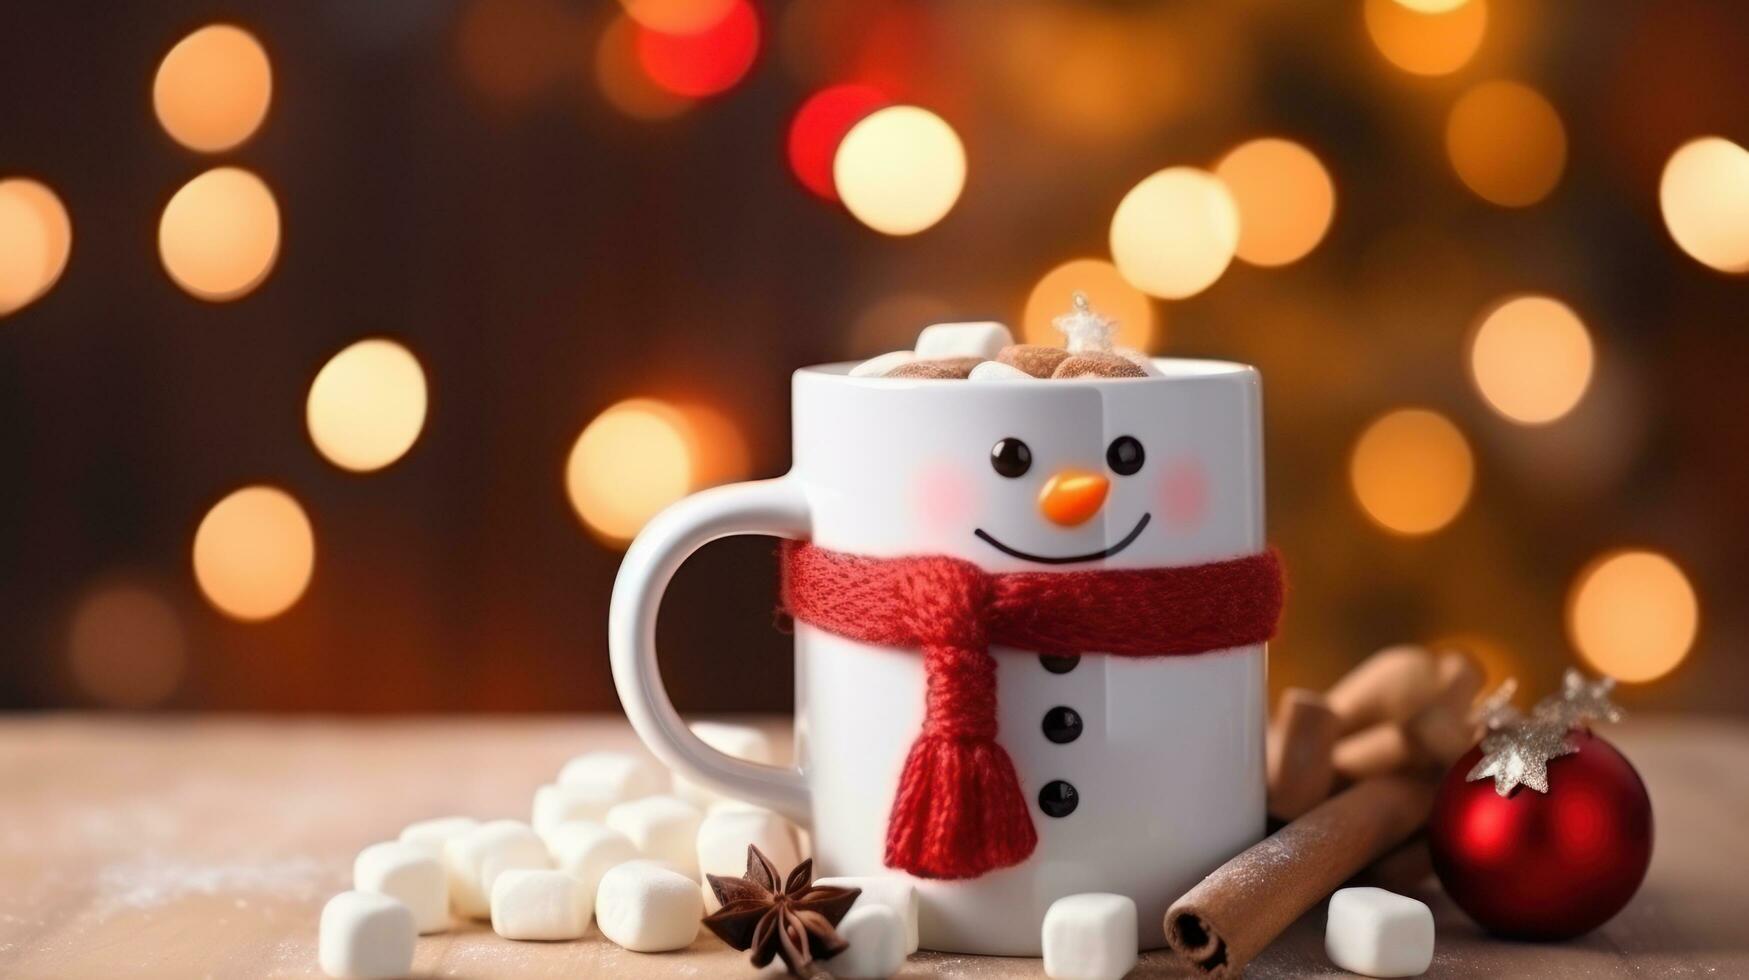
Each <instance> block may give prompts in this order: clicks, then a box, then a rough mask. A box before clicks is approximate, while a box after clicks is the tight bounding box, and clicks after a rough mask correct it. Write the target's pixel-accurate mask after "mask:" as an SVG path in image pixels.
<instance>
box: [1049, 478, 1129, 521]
mask: <svg viewBox="0 0 1749 980" xmlns="http://www.w3.org/2000/svg"><path fill="white" fill-rule="evenodd" d="M1110 489H1111V481H1110V480H1107V479H1106V478H1105V477H1103V476H1101V475H1099V474H1098V473H1090V472H1088V471H1087V470H1061V471H1059V472H1057V473H1053V474H1051V478H1050V479H1049V480H1046V481H1045V485H1044V489H1042V490H1040V491H1039V492H1038V509H1039V510H1040V511H1042V512H1043V513H1044V515H1045V517H1047V518H1049V519H1050V520H1051V522H1052V523H1055V524H1061V525H1062V526H1064V527H1074V526H1075V525H1077V524H1083V523H1086V521H1087V519H1088V518H1089V517H1092V516H1093V515H1094V514H1097V513H1099V508H1100V507H1101V506H1102V505H1104V503H1105V494H1106V491H1108V490H1110Z"/></svg>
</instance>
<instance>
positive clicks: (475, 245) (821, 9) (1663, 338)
mask: <svg viewBox="0 0 1749 980" xmlns="http://www.w3.org/2000/svg"><path fill="white" fill-rule="evenodd" d="M0 46H3V48H4V52H5V54H4V57H3V58H0V446H3V447H4V458H5V460H6V465H7V467H8V469H9V470H10V472H9V473H8V475H7V478H6V480H5V486H6V489H5V492H4V493H3V494H0V583H3V584H0V623H3V624H4V626H5V630H6V634H5V641H4V643H3V644H0V707H3V708H10V709H35V708H50V707H102V708H125V709H158V710H166V709H167V710H191V709H192V710H206V709H224V710H235V709H248V710H274V711H281V710H284V711H311V710H321V711H330V710H332V711H361V712H385V711H408V710H492V711H497V710H525V709H534V710H586V709H587V710H612V709H614V708H615V706H616V700H615V697H614V694H613V690H612V683H611V679H610V675H609V670H608V664H607V654H606V649H605V641H604V632H605V619H606V609H607V598H608V590H609V587H610V584H611V581H612V578H613V575H614V571H615V568H616V567H617V564H618V561H619V557H620V554H621V550H622V548H623V546H624V543H625V541H626V540H627V539H628V538H629V537H630V536H631V535H632V534H633V533H635V531H636V530H637V528H638V527H639V526H640V525H641V524H642V522H643V521H644V520H645V519H647V518H648V516H649V515H650V514H651V513H653V512H654V511H655V510H656V509H659V508H660V507H661V506H662V505H664V504H665V503H667V502H670V501H672V500H673V499H676V498H678V497H679V496H682V495H684V494H685V493H687V492H690V491H692V490H694V489H698V488H700V487H703V486H706V485H709V484H712V483H717V482H723V481H727V480H733V479H742V478H748V477H758V476H772V475H776V474H779V473H781V472H783V470H784V469H785V468H786V466H787V464H788V390H787V384H788V382H787V378H788V374H789V372H790V371H791V370H793V369H794V368H796V367H798V366H801V365H804V364H809V363H815V362H820V361H830V360H843V359H850V358H861V357H866V356H870V355H874V354H878V353H881V352H883V351H887V350H892V349H895V348H906V347H909V346H910V344H911V340H912V338H913V337H914V336H915V334H916V332H917V331H918V329H920V328H921V327H922V326H924V325H926V324H928V323H930V322H933V321H938V320H944V319H948V320H969V319H984V318H995V319H1001V320H1004V321H1006V322H1008V323H1010V324H1011V325H1012V326H1013V328H1014V330H1015V332H1016V333H1017V334H1021V335H1024V336H1025V337H1027V338H1029V339H1035V340H1045V341H1047V342H1051V341H1052V340H1053V335H1052V332H1051V330H1050V327H1049V320H1050V317H1051V316H1053V315H1055V314H1057V313H1059V312H1062V311H1063V310H1064V309H1066V307H1067V304H1068V297H1069V294H1070V291H1071V290H1074V289H1081V290H1084V291H1086V292H1087V293H1088V294H1089V295H1090V296H1091V297H1092V299H1093V302H1094V304H1095V305H1096V306H1097V307H1099V308H1100V309H1102V310H1104V311H1106V312H1109V313H1111V314H1113V315H1115V316H1117V317H1119V318H1120V319H1121V320H1122V326H1123V337H1124V339H1125V340H1126V341H1127V342H1129V343H1132V344H1134V345H1135V346H1139V347H1146V348H1147V349H1149V350H1151V351H1155V352H1158V353H1165V354H1173V355H1185V356H1213V357H1221V358H1233V359H1238V360H1243V361H1248V362H1251V363H1253V364H1256V365H1257V366H1258V367H1259V368H1260V369H1261V370H1262V373H1263V377H1264V390H1265V401H1266V416H1267V417H1266V424H1267V442H1268V479H1269V522H1270V536H1271V537H1272V539H1273V540H1274V541H1275V542H1277V543H1278V544H1279V546H1280V547H1281V548H1282V550H1283V552H1284V554H1285V556H1286V559H1287V561H1288V564H1289V566H1290V570H1291V583H1292V593H1291V597H1290V602H1289V611H1288V618H1287V621H1286V623H1285V626H1284V629H1283V631H1282V634H1281V637H1280V639H1279V641H1278V642H1277V643H1276V644H1275V645H1274V647H1273V649H1272V656H1271V683H1272V685H1273V686H1275V687H1278V688H1279V687H1280V686H1283V685H1287V684H1299V685H1314V686H1322V685H1325V684H1328V683H1329V682H1330V681H1331V680H1333V679H1334V678H1335V677H1336V676H1337V675H1338V674H1340V673H1341V671H1342V670H1343V669H1344V668H1346V667H1347V666H1349V665H1351V664H1352V663H1354V662H1355V661H1357V660H1358V659H1360V658H1361V657H1362V656H1364V655H1365V654H1367V653H1369V652H1371V651H1372V650H1374V649H1376V648H1377V647H1379V646H1382V645H1386V644H1390V643H1397V642H1421V643H1439V644H1450V645H1457V646H1460V647H1463V648H1464V649H1467V650H1470V651H1471V652H1472V653H1474V654H1475V655H1476V656H1477V657H1478V658H1479V659H1480V660H1481V661H1482V662H1483V663H1484V665H1485V666H1486V667H1487V669H1488V671H1489V673H1490V674H1491V675H1492V677H1493V678H1494V679H1496V680H1497V679H1500V678H1504V677H1507V676H1514V677H1517V678H1518V679H1519V681H1520V684H1521V690H1522V691H1523V692H1525V694H1527V695H1528V697H1529V698H1530V699H1534V697H1536V696H1540V695H1541V694H1542V693H1546V692H1547V691H1548V690H1550V689H1551V688H1553V687H1554V686H1555V684H1556V683H1557V679H1558V677H1559V675H1560V672H1561V671H1562V670H1563V669H1564V668H1565V667H1567V666H1569V665H1572V664H1579V665H1582V666H1585V667H1587V668H1588V669H1591V670H1594V671H1599V672H1603V673H1607V674H1610V675H1612V676H1615V677H1617V678H1620V679H1621V680H1622V681H1623V682H1624V685H1623V687H1624V690H1623V691H1622V694H1621V700H1622V701H1623V702H1624V703H1626V704H1627V705H1628V706H1629V707H1630V708H1635V707H1640V708H1655V709H1672V710H1677V709H1681V710H1689V709H1693V710H1724V711H1744V710H1746V709H1749V697H1746V695H1749V660H1745V659H1744V657H1743V656H1742V653H1741V650H1742V646H1743V643H1744V640H1745V637H1746V635H1749V614H1746V612H1745V609H1744V604H1743V602H1742V597H1743V581H1744V579H1743V572H1742V570H1741V567H1740V566H1741V557H1742V556H1743V555H1744V554H1745V553H1746V552H1749V508H1745V506H1744V503H1743V502H1744V501H1745V500H1746V499H1749V453H1746V452H1745V450H1746V449H1749V445H1746V442H1749V438H1746V429H1745V424H1744V418H1745V415H1746V414H1749V385H1746V384H1745V378H1746V377H1749V338H1746V335H1745V330H1746V329H1749V323H1746V322H1745V310H1746V309H1749V307H1746V305H1745V299H1746V298H1749V280H1746V279H1745V276H1744V274H1745V273H1746V272H1749V151H1745V150H1744V148H1743V147H1744V145H1745V144H1749V101H1746V100H1745V99H1744V98H1743V97H1742V93H1743V92H1745V91H1749V19H1746V18H1744V17H1743V15H1742V10H1741V9H1740V7H1739V5H1738V4H1736V3H1733V2H1731V0H1663V2H1661V3H1657V4H1575V3H1555V2H1546V0H1545V2H1528V0H1319V2H1296V3H1288V2H1282V0H1243V2H1235V0H1163V2H1154V3H1145V2H1139V0H1138V2H1089V0H1074V2H1067V0H1065V2H1034V0H1022V2H1005V3H988V2H974V0H931V2H927V3H924V2H904V0H787V2H783V3H775V2H765V0H624V3H623V4H620V3H614V2H612V0H369V2H364V0H310V2H305V3H298V4H286V3H259V2H245V0H238V2H233V3H214V2H206V0H198V2H185V0H162V2H158V3H152V4H113V3H94V2H78V3H58V2H48V0H22V2H14V3H8V4H6V5H5V7H4V8H0ZM774 583H775V562H774V560H773V555H772V547H771V543H770V542H769V541H765V540H758V539H746V540H735V541H726V542H721V543H718V544H715V545H712V546H710V547H709V548H707V549H706V550H705V551H704V552H702V553H701V554H700V555H698V556H697V557H696V558H695V559H694V560H693V561H692V562H690V563H689V564H688V565H687V566H686V568H685V569H684V570H683V571H682V572H681V574H680V576H679V579H678V580H677V582H676V585H675V587H674V589H673V590H672V591H671V592H670V593H669V599H668V603H667V606H666V607H665V609H664V612H663V619H662V623H661V628H660V634H661V640H660V642H661V646H662V657H663V661H664V669H665V672H666V675H667V678H668V683H669V688H670V690H671V691H672V692H673V693H674V695H675V699H676V702H677V703H678V705H679V706H680V707H681V708H682V709H683V710H695V711H702V710H715V711H722V710H784V709H785V708H787V707H788V705H789V704H790V702H791V690H790V688H791V666H790V663H789V659H788V654H787V649H788V647H787V638H785V637H784V636H782V635H781V634H779V633H777V632H775V631H774V630H773V629H772V628H771V609H772V604H773V588H774Z"/></svg>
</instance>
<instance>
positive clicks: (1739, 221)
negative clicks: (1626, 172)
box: [1658, 136, 1749, 272]
mask: <svg viewBox="0 0 1749 980" xmlns="http://www.w3.org/2000/svg"><path fill="white" fill-rule="evenodd" d="M1658 205H1659V207H1660V209H1661V210H1662V211H1663V212H1664V225H1665V227H1667V228H1669V229H1670V237H1671V238H1674V239H1675V240H1676V244H1677V246H1678V247H1679V248H1681V249H1682V250H1683V251H1684V252H1687V253H1688V255H1689V256H1690V257H1691V258H1693V259H1694V260H1695V261H1696V262H1699V263H1701V264H1703V265H1708V266H1711V267H1712V268H1714V269H1717V270H1719V271H1720V272H1749V150H1745V149H1743V147H1741V146H1738V145H1737V144H1736V143H1733V142H1731V141H1730V140H1728V139H1724V138H1722V137H1718V136H1704V137H1701V138H1700V139H1697V140H1692V141H1690V142H1688V143H1685V144H1683V146H1682V147H1680V148H1679V149H1677V151H1676V152H1675V153H1673V154H1671V155H1670V162H1669V163H1667V164H1665V165H1664V175H1663V177H1662V178H1661V179H1660V180H1659V182H1658Z"/></svg>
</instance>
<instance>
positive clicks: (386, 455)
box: [304, 339, 426, 472]
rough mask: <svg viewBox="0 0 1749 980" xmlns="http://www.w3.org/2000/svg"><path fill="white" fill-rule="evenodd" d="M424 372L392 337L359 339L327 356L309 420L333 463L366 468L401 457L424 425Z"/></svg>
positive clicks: (307, 408)
mask: <svg viewBox="0 0 1749 980" xmlns="http://www.w3.org/2000/svg"><path fill="white" fill-rule="evenodd" d="M425 401H426V398H425V372H424V371H423V370H422V369H421V368H420V367H419V361H418V359H417V358H415V357H414V356H413V352H412V351H409V350H408V349H407V348H405V347H403V346H401V345H400V344H397V343H395V342H394V341H392V340H381V339H371V340H361V341H359V342H358V343H355V344H353V345H352V346H350V347H347V348H346V349H345V350H342V351H341V352H340V353H338V354H335V355H334V356H333V357H332V358H330V359H329V361H328V363H327V364H324V365H323V366H322V370H321V371H319V372H317V373H316V380H315V381H314V382H312V383H311V384H310V397H309V401H308V403H307V404H306V406H305V413H304V414H305V420H306V421H307V423H308V424H309V428H310V438H311V439H312V440H313V441H314V442H315V444H316V449H317V450H319V451H320V452H321V453H322V455H323V456H326V457H327V458H328V460H329V461H330V462H332V463H334V465H336V466H339V467H342V468H344V469H348V470H355V471H359V472H364V471H368V470H376V469H381V468H383V467H385V466H387V465H389V464H390V463H393V462H394V461H395V460H397V459H400V458H401V457H402V456H403V455H404V454H405V453H406V452H407V450H408V449H410V448H412V446H413V441H414V440H415V439H417V438H419V430H420V429H421V428H423V427H424V425H425Z"/></svg>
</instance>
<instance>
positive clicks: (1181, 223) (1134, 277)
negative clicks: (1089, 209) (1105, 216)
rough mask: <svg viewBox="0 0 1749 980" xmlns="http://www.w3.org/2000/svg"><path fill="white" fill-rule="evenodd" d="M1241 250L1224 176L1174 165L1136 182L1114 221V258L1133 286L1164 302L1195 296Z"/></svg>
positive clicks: (1236, 216)
mask: <svg viewBox="0 0 1749 980" xmlns="http://www.w3.org/2000/svg"><path fill="white" fill-rule="evenodd" d="M1238 246H1239V206H1238V205H1237V204H1235V203H1234V202H1233V195H1232V193H1231V192H1230V191H1228V190H1227V185H1226V184H1223V183H1221V181H1220V178H1218V177H1216V176H1215V175H1213V174H1211V173H1208V172H1207V171H1204V170H1198V169H1196V168H1194V167H1171V168H1168V169H1166V170H1162V171H1159V172H1158V173H1155V174H1152V175H1150V176H1149V177H1147V178H1146V179H1144V180H1143V181H1142V182H1141V183H1139V184H1137V185H1136V186H1135V187H1134V188H1132V189H1131V190H1130V192H1129V193H1128V194H1126V195H1124V199H1123V200H1122V201H1121V202H1119V203H1118V206H1117V213H1116V214H1114V215H1113V216H1112V219H1111V257H1112V258H1113V259H1114V260H1115V261H1116V262H1117V268H1118V271H1119V272H1121V273H1123V277H1124V278H1125V279H1127V280H1129V282H1130V284H1131V285H1133V286H1135V287H1136V288H1137V289H1140V290H1142V291H1143V292H1145V293H1148V294H1150V295H1153V296H1158V297H1160V298H1162V299H1183V298H1185V297H1187V296H1194V295H1196V294H1197V293H1200V292H1202V291H1203V290H1205V289H1207V288H1208V287H1209V286H1212V285H1214V282H1215V280H1217V279H1219V278H1220V277H1221V273H1223V272H1225V271H1226V270H1227V266H1228V265H1229V264H1230V263H1231V262H1232V261H1233V253H1234V250H1235V249H1237V248H1238Z"/></svg>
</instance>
